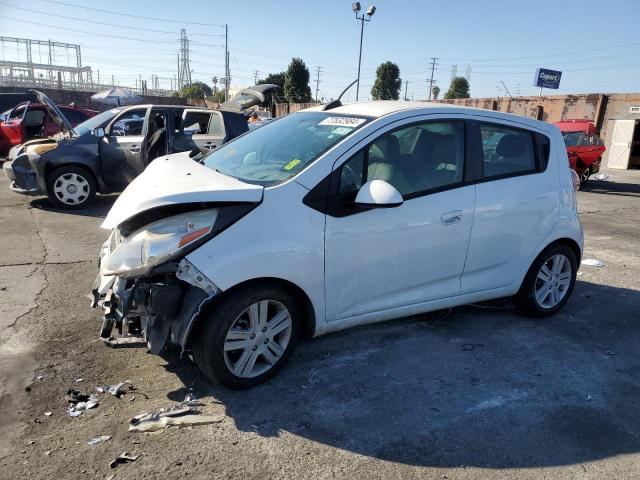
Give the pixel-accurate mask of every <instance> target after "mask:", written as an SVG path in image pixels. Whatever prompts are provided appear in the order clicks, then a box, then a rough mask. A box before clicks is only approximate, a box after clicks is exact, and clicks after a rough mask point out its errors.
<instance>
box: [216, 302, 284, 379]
mask: <svg viewBox="0 0 640 480" xmlns="http://www.w3.org/2000/svg"><path fill="white" fill-rule="evenodd" d="M292 329H293V323H292V320H291V314H290V313H289V310H287V308H286V307H285V306H284V305H283V304H282V303H280V302H278V301H276V300H261V301H259V302H255V303H252V304H251V305H250V306H249V307H248V308H246V309H245V310H244V311H243V312H242V313H241V314H240V315H238V317H236V319H235V320H234V321H233V323H232V324H231V327H230V328H229V330H228V331H227V335H226V337H225V339H224V361H225V364H226V366H227V368H228V369H229V371H230V372H231V373H233V374H234V375H236V376H238V377H243V378H252V377H257V376H258V375H261V374H263V373H265V372H267V371H268V370H270V369H271V368H273V366H274V365H275V364H276V363H277V362H278V360H280V358H282V356H283V355H284V353H285V351H286V349H287V346H288V345H289V341H290V340H291V332H292Z"/></svg>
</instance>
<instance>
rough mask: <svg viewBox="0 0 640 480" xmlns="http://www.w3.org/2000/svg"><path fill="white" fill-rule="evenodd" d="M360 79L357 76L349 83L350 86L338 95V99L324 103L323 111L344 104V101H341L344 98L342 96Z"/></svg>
mask: <svg viewBox="0 0 640 480" xmlns="http://www.w3.org/2000/svg"><path fill="white" fill-rule="evenodd" d="M357 81H358V79H357V78H356V79H355V80H354V81H353V82H351V83H350V84H349V86H348V87H347V88H345V89H344V90H343V91H342V93H341V94H340V96H339V97H338V99H337V100H332V101H331V102H329V103H325V104H324V105H322V107H321V108H320V110H321V111H323V112H324V111H325V110H331V109H332V108H338V107H341V106H342V102H341V101H340V99H341V98H342V96H343V95H344V94H345V93H347V90H349V89H350V88H351V87H353V86H354V85H355V84H356V82H357Z"/></svg>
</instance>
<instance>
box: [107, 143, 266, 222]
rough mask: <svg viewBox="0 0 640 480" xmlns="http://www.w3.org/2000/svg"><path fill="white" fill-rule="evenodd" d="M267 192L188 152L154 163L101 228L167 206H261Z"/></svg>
mask: <svg viewBox="0 0 640 480" xmlns="http://www.w3.org/2000/svg"><path fill="white" fill-rule="evenodd" d="M263 190H264V188H263V187H262V186H260V185H252V184H249V183H244V182H241V181H240V180H236V179H235V178H232V177H228V176H226V175H223V174H221V173H218V172H216V171H215V170H212V169H210V168H207V167H205V166H204V165H202V164H200V163H197V162H195V161H194V160H192V159H191V158H190V157H189V152H183V153H175V154H173V155H168V156H166V157H162V158H157V159H155V160H154V161H153V162H152V163H151V164H150V165H149V166H148V167H147V168H146V170H145V171H144V172H142V173H141V174H140V175H138V177H136V178H135V179H134V180H133V182H131V183H130V184H129V186H128V187H127V188H126V189H125V191H124V192H122V194H121V195H120V197H119V198H118V199H117V200H116V202H115V203H114V204H113V207H111V210H110V211H109V213H108V215H107V217H106V218H105V219H104V222H103V223H102V225H101V226H102V228H107V229H112V228H115V227H117V226H118V225H120V224H121V223H122V222H124V221H126V220H128V219H130V218H132V217H133V216H135V215H137V214H139V213H142V212H144V211H147V210H151V209H153V208H156V207H161V206H165V205H178V204H185V203H201V202H223V203H225V202H229V203H232V202H253V203H256V202H260V201H261V200H262V192H263Z"/></svg>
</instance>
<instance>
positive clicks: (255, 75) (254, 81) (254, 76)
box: [253, 70, 259, 85]
mask: <svg viewBox="0 0 640 480" xmlns="http://www.w3.org/2000/svg"><path fill="white" fill-rule="evenodd" d="M258 73H259V72H258V70H254V71H253V84H254V85H257V84H258Z"/></svg>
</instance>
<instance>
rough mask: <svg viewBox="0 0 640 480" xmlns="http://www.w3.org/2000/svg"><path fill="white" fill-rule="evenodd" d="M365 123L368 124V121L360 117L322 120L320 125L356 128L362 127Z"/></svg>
mask: <svg viewBox="0 0 640 480" xmlns="http://www.w3.org/2000/svg"><path fill="white" fill-rule="evenodd" d="M364 122H366V119H364V118H358V117H328V118H325V119H324V120H322V121H321V122H320V123H319V124H318V125H332V126H340V127H351V128H355V127H358V126H360V125H362V124H363V123H364Z"/></svg>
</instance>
